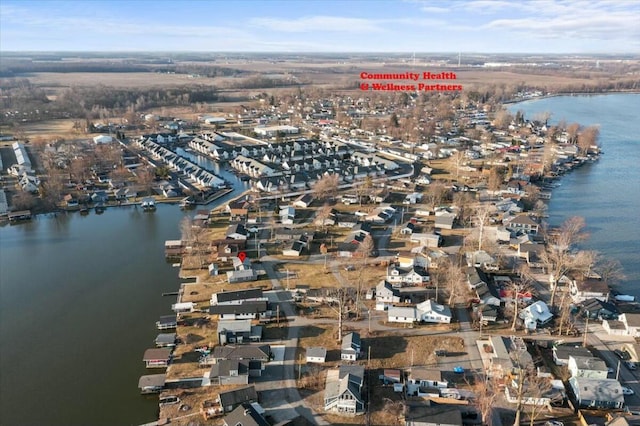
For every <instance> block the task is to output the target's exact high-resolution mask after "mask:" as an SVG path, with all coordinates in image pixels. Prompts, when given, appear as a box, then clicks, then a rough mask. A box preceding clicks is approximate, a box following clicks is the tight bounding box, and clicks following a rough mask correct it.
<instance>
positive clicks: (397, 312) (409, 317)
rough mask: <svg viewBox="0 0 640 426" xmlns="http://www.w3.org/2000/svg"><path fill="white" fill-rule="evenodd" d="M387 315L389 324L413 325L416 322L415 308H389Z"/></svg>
mask: <svg viewBox="0 0 640 426" xmlns="http://www.w3.org/2000/svg"><path fill="white" fill-rule="evenodd" d="M387 315H388V317H387V321H389V322H399V323H404V324H413V323H414V322H416V321H417V320H418V315H417V312H416V308H414V307H402V306H391V307H390V308H389V310H388V311H387Z"/></svg>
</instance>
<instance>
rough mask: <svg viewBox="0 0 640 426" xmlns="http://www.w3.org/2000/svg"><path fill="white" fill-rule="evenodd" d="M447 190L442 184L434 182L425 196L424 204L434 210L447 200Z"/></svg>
mask: <svg viewBox="0 0 640 426" xmlns="http://www.w3.org/2000/svg"><path fill="white" fill-rule="evenodd" d="M446 195H447V188H446V187H445V186H444V184H443V183H442V182H433V183H432V184H431V185H429V186H428V187H427V190H426V192H425V193H424V195H423V200H424V202H425V203H426V204H427V205H428V206H429V207H430V208H431V209H432V210H433V209H434V208H435V207H436V206H437V205H439V204H440V203H442V201H443V200H444V199H445V198H446Z"/></svg>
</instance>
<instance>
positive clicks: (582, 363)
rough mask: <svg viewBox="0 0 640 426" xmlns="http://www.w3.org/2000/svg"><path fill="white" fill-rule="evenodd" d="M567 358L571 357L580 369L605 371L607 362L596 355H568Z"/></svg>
mask: <svg viewBox="0 0 640 426" xmlns="http://www.w3.org/2000/svg"><path fill="white" fill-rule="evenodd" d="M569 358H570V359H571V358H573V360H574V362H575V364H576V366H577V367H578V368H579V369H580V370H591V371H607V370H608V367H607V364H606V363H605V362H604V361H603V360H601V359H600V358H596V357H582V356H573V355H570V356H569Z"/></svg>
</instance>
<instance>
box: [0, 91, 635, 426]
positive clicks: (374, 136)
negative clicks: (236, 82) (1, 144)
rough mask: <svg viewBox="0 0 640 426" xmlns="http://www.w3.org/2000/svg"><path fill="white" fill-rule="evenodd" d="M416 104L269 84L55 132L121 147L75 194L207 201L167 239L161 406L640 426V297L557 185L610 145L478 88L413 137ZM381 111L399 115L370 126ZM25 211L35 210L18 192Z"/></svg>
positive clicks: (268, 414)
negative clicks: (187, 110)
mask: <svg viewBox="0 0 640 426" xmlns="http://www.w3.org/2000/svg"><path fill="white" fill-rule="evenodd" d="M417 101H418V99H417V96H416V97H414V96H413V95H407V97H405V98H404V100H401V101H393V102H390V103H389V104H388V105H386V106H381V104H374V103H372V102H371V101H370V100H368V99H366V98H364V97H363V98H358V97H354V98H352V97H344V98H327V99H315V100H311V99H309V98H307V99H302V98H300V99H296V102H294V104H293V105H290V106H288V107H287V108H284V107H282V108H280V107H279V106H277V105H266V103H265V102H264V99H259V100H258V101H257V103H258V106H241V107H239V108H238V111H236V112H234V113H228V114H222V113H216V114H207V115H201V116H200V117H198V119H197V120H196V121H197V126H195V127H194V126H192V125H191V124H193V123H191V124H188V121H187V120H181V119H178V118H176V117H171V118H169V117H164V118H163V117H152V121H153V123H154V125H155V126H156V128H155V129H154V130H155V132H154V133H148V134H144V135H140V136H136V137H129V138H127V137H125V135H124V134H122V133H121V129H119V128H117V126H116V127H115V128H114V129H113V130H114V132H113V133H116V132H118V136H119V137H112V136H111V134H112V132H111V130H112V129H111V125H109V126H108V130H109V136H107V135H99V136H96V137H94V138H92V139H91V141H88V142H87V146H86V147H85V148H86V149H85V151H84V152H79V153H78V152H76V153H72V152H69V150H68V147H67V148H65V146H66V145H65V144H59V145H57V146H54V145H52V146H49V147H47V152H48V155H49V156H50V158H52V159H53V160H55V161H59V162H60V163H61V164H63V165H64V164H66V165H72V164H73V162H74V161H75V160H76V159H77V157H82V156H83V155H85V156H87V157H88V156H89V155H88V153H89V152H90V151H91V150H100V152H101V153H109V152H112V151H113V152H115V153H116V154H117V155H118V156H119V159H118V161H120V162H121V163H122V167H120V168H116V169H118V171H119V174H118V173H114V170H115V169H114V167H113V165H105V164H102V167H94V168H93V169H92V170H91V176H86V177H85V178H83V179H75V178H74V179H72V180H73V182H71V181H70V182H69V183H68V185H67V186H66V188H68V189H69V191H67V192H68V193H65V194H64V197H63V198H61V200H59V201H60V203H61V205H63V206H64V207H65V208H66V209H69V210H74V209H83V208H84V209H86V208H87V206H94V207H95V208H96V212H98V208H106V207H112V206H113V207H115V206H120V205H136V206H137V205H140V206H141V207H142V209H144V210H145V211H150V212H151V211H154V210H155V205H156V203H158V202H164V201H170V202H176V203H177V202H180V203H181V206H182V207H185V208H190V207H193V206H194V205H197V206H198V207H196V210H195V212H193V213H192V214H187V215H186V216H185V219H183V221H182V222H181V223H180V233H181V235H180V237H179V238H177V239H174V240H168V241H166V243H165V255H166V258H167V259H168V260H169V261H170V263H172V264H174V265H176V266H179V267H180V277H181V279H183V280H184V282H183V283H182V284H181V286H180V288H179V290H178V291H176V292H175V293H170V294H167V295H169V296H176V300H175V303H172V304H169V306H170V309H171V311H170V312H171V313H170V314H165V315H162V316H161V317H160V318H159V319H158V321H157V322H156V328H157V331H158V334H157V336H156V337H155V339H154V338H150V339H149V341H150V345H149V348H147V349H146V350H145V351H144V352H142V353H141V355H142V362H143V365H144V366H145V367H146V368H148V369H150V370H152V371H150V372H151V373H153V374H149V375H144V376H142V377H141V378H140V380H139V389H140V391H141V393H143V394H148V393H158V394H159V406H160V412H159V422H160V421H165V422H168V421H171V424H183V423H184V422H188V421H189V418H187V417H188V415H200V419H201V421H203V422H204V424H224V425H228V426H237V425H244V426H248V425H275V424H277V425H286V424H292V425H293V424H331V423H340V424H343V423H353V424H356V423H359V424H360V423H363V422H365V420H364V419H370V421H368V422H367V424H406V425H407V426H409V425H411V426H417V425H436V424H437V425H463V424H465V425H467V424H487V423H488V421H489V419H491V418H492V417H495V416H497V417H501V419H502V422H503V423H504V422H507V423H508V424H516V423H515V422H516V421H521V422H527V423H530V424H531V425H534V424H542V423H544V421H547V420H548V421H547V423H548V424H552V425H554V426H558V425H557V424H558V423H561V422H563V421H565V420H566V421H567V422H574V423H572V424H578V422H580V421H581V422H583V424H585V425H588V424H611V425H614V424H615V425H618V424H638V423H637V416H635V415H634V414H633V413H635V412H640V401H638V399H637V397H636V396H635V393H634V388H635V387H636V384H637V383H638V380H637V378H636V372H635V371H636V365H637V364H638V363H640V346H638V345H637V344H636V340H635V339H636V338H640V309H639V307H638V305H637V304H636V303H635V301H634V300H633V297H631V296H627V295H623V294H619V293H617V292H615V291H613V290H612V284H614V283H613V282H612V279H611V277H610V275H609V274H606V273H604V272H606V271H603V270H600V269H599V268H598V265H597V264H596V263H594V261H593V260H594V259H588V257H587V256H586V255H585V253H583V252H581V251H580V250H579V247H577V246H576V243H577V242H579V241H581V239H580V238H579V235H578V234H579V233H580V231H581V230H582V228H583V225H584V224H581V223H580V222H579V221H575V220H574V222H572V223H569V224H568V225H567V226H564V225H561V226H557V227H552V228H551V227H549V226H547V224H546V220H545V219H546V217H547V215H546V213H545V202H544V201H545V200H548V199H549V198H550V197H551V191H552V189H553V188H554V187H555V185H556V183H555V179H556V178H557V177H558V176H560V175H562V174H564V173H566V172H568V171H570V170H571V169H572V168H574V167H579V166H581V165H583V164H586V163H588V162H592V161H595V160H596V159H597V158H598V155H599V150H598V148H597V146H582V145H580V144H578V143H577V142H576V135H573V134H571V132H568V131H567V129H559V128H553V129H552V128H551V127H550V126H548V125H547V123H546V122H542V121H529V120H525V119H524V117H522V116H521V115H520V116H516V117H510V118H509V119H508V120H506V121H504V122H503V123H501V124H498V123H497V120H496V119H495V117H496V116H497V115H498V114H497V112H496V111H491V110H490V109H489V110H485V108H484V107H482V106H481V105H480V104H479V103H476V102H467V103H466V104H465V103H464V102H460V103H459V105H458V104H456V105H457V106H456V107H453V106H449V107H448V108H444V109H443V110H442V111H439V112H438V114H435V113H433V112H425V115H427V116H428V117H426V118H428V119H429V120H430V121H431V122H433V123H435V124H434V127H433V128H432V129H431V130H430V131H429V132H427V133H424V134H423V133H420V132H418V134H415V135H414V134H412V135H409V133H404V136H403V135H402V134H399V135H398V134H394V132H395V133H397V131H396V130H394V129H396V128H397V127H399V126H398V125H396V124H397V123H395V124H394V123H393V122H397V121H398V120H399V119H400V120H401V121H402V120H405V119H406V120H407V122H408V121H409V118H410V117H409V111H410V110H411V108H414V107H416V105H417ZM336 111H340V114H339V116H340V119H338V118H337V117H338V114H336ZM436 115H437V116H436ZM380 117H384V119H385V120H386V121H389V120H390V119H389V117H395V119H394V120H391V122H390V124H389V126H387V125H380V126H377V127H376V128H371V129H365V127H367V126H363V125H361V126H356V125H355V124H354V123H356V122H358V123H360V124H362V123H363V122H364V123H366V120H367V119H371V120H378V121H379V120H380V119H381V118H380ZM145 120H146V118H145ZM294 124H295V125H294ZM158 125H160V126H163V127H164V130H163V131H161V132H158V131H157V130H158V129H157V126H158ZM421 126H422V127H421ZM424 127H425V125H424V120H423V121H420V120H415V128H416V129H417V130H420V131H424V132H426V130H425V129H424ZM412 140H413V141H412ZM114 147H115V148H114ZM12 148H13V150H14V153H15V157H16V159H17V162H16V164H13V165H11V166H10V167H8V168H7V170H8V173H9V174H10V175H11V176H13V177H14V178H15V179H16V185H19V186H20V188H21V189H20V190H22V191H26V192H29V193H33V194H37V193H38V191H39V190H40V182H39V178H38V177H37V174H36V173H35V172H34V170H33V166H32V163H31V160H30V159H29V155H30V152H29V150H27V149H26V148H25V145H24V144H22V143H20V142H15V143H13V146H12ZM109 150H112V151H109ZM113 152H112V153H113ZM74 156H75V157H76V158H74ZM103 157H104V158H106V157H107V156H106V155H104V156H103ZM212 164H213V165H215V167H213V166H211V165H212ZM0 165H1V164H0ZM70 167H71V166H70ZM146 167H150V168H152V170H153V173H154V178H153V179H145V173H146V172H144V170H145V168H146ZM72 168H73V167H72ZM78 174H79V173H78ZM130 175H135V178H130ZM234 185H236V186H239V185H242V186H243V189H244V190H245V191H244V192H242V194H241V195H240V196H237V197H235V198H233V199H228V198H224V199H220V200H219V201H220V206H219V207H217V208H214V209H208V208H206V207H204V206H206V204H208V203H209V202H211V201H212V200H215V199H218V198H220V197H222V196H224V195H226V194H228V193H229V192H231V191H233V190H234ZM229 197H230V196H229ZM222 200H224V202H222ZM5 214H6V215H7V217H8V219H9V220H10V221H18V220H23V219H28V218H29V217H30V215H31V212H30V211H29V210H16V209H14V211H11V212H9V208H8V205H7V202H6V197H5V194H4V191H0V215H5ZM572 232H573V233H572ZM585 259H586V260H585ZM141 365H142V364H141ZM159 369H162V370H164V371H163V372H159V371H158V370H159ZM637 390H638V391H640V389H637ZM487 401H491V402H489V403H487ZM185 416H186V417H185ZM361 416H362V417H361ZM183 417H184V421H183V423H180V422H181V421H182V420H180V419H182V418H183ZM551 421H553V422H555V423H550V422H551ZM634 421H635V422H636V423H633V422H634ZM305 422H306V423H305ZM536 422H538V423H536ZM624 422H626V423H624ZM184 424H188V423H184ZM492 424H496V423H495V422H494V423H492ZM505 424H506V423H505Z"/></svg>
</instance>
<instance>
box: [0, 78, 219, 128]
mask: <svg viewBox="0 0 640 426" xmlns="http://www.w3.org/2000/svg"><path fill="white" fill-rule="evenodd" d="M5 82H6V83H7V85H6V86H5V85H4V83H5ZM2 83H3V84H2V87H3V89H2V91H1V92H0V94H1V95H2V108H3V110H5V111H18V113H16V114H3V115H1V116H0V124H11V123H19V122H22V120H23V119H27V120H28V121H37V120H42V119H52V118H68V117H88V118H91V119H95V118H103V117H112V116H118V115H122V114H124V113H126V112H127V111H143V110H145V109H149V108H155V107H162V106H174V105H191V104H193V103H201V102H215V101H217V100H218V99H219V95H218V89H217V88H215V87H213V86H203V85H192V86H179V87H168V88H149V89H121V88H113V87H108V86H101V85H98V86H95V87H71V88H68V89H66V90H64V91H63V92H62V93H61V94H60V95H59V96H58V97H57V98H56V99H55V100H50V99H49V98H48V97H47V95H46V93H45V92H44V90H43V89H41V88H38V87H36V86H34V85H32V84H31V83H30V82H29V81H28V80H25V79H19V80H12V79H8V80H3V81H2Z"/></svg>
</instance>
